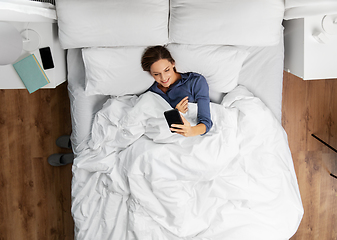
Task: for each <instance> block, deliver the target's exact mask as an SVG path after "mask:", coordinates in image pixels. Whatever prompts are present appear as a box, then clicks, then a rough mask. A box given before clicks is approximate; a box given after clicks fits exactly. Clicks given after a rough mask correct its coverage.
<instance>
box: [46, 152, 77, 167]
mask: <svg viewBox="0 0 337 240" xmlns="http://www.w3.org/2000/svg"><path fill="white" fill-rule="evenodd" d="M73 161H74V154H73V153H65V154H62V153H55V154H52V155H50V156H49V157H48V163H49V164H50V165H52V166H55V167H59V166H64V165H67V164H70V163H73Z"/></svg>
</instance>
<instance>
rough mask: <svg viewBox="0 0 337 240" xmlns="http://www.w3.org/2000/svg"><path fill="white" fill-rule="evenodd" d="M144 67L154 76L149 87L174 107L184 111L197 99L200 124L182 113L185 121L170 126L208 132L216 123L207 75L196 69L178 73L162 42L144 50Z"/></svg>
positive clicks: (195, 132) (179, 130)
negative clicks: (212, 116) (210, 104)
mask: <svg viewBox="0 0 337 240" xmlns="http://www.w3.org/2000/svg"><path fill="white" fill-rule="evenodd" d="M141 63H142V68H143V70H144V71H147V72H149V73H150V74H151V76H152V77H153V78H154V80H155V83H154V84H153V85H152V86H151V87H150V88H149V91H152V92H155V93H157V94H159V95H160V96H162V97H163V98H164V99H165V100H166V101H167V102H168V103H169V104H170V105H171V107H173V108H176V109H178V110H179V111H180V112H182V113H186V112H187V110H188V102H194V103H197V106H198V124H197V125H196V126H191V124H190V123H189V122H188V121H187V120H186V119H185V118H184V117H183V116H181V117H182V120H183V122H184V125H180V124H172V126H171V127H174V128H176V129H171V130H173V131H175V132H176V133H178V134H181V135H183V136H185V137H191V136H197V135H201V134H206V133H207V132H208V131H209V130H210V129H211V127H212V125H213V123H212V120H211V114H210V106H209V103H210V99H209V88H208V84H207V82H206V79H205V78H204V77H203V76H202V75H200V74H198V73H194V72H189V73H178V72H177V71H176V69H175V61H174V59H173V58H172V56H171V54H170V52H169V51H168V50H167V49H166V48H165V47H163V46H153V47H149V48H147V49H146V50H145V52H144V54H143V57H142V61H141Z"/></svg>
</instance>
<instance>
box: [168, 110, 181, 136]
mask: <svg viewBox="0 0 337 240" xmlns="http://www.w3.org/2000/svg"><path fill="white" fill-rule="evenodd" d="M164 115H165V118H166V121H167V124H168V125H169V127H171V125H172V124H182V125H183V124H184V122H183V120H182V119H181V116H180V113H179V110H178V109H172V110H169V111H166V112H164ZM171 132H173V133H174V131H172V130H171Z"/></svg>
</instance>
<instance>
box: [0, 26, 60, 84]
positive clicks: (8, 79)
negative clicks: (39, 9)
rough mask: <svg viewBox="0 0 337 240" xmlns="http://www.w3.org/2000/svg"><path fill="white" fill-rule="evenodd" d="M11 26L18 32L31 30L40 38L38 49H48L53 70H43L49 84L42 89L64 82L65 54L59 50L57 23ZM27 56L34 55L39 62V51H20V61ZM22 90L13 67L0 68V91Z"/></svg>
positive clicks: (20, 82)
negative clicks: (51, 58)
mask: <svg viewBox="0 0 337 240" xmlns="http://www.w3.org/2000/svg"><path fill="white" fill-rule="evenodd" d="M9 23H10V24H12V25H13V26H14V27H15V28H16V29H17V30H18V31H19V32H21V31H22V30H24V29H32V30H34V31H35V32H37V33H38V34H39V36H40V45H39V48H43V47H50V49H51V54H52V57H53V61H54V68H52V69H48V70H45V73H46V74H47V76H48V78H49V80H50V83H49V84H47V85H46V86H45V87H43V88H55V87H57V86H58V85H60V84H61V83H63V82H64V81H66V53H65V51H64V50H63V49H62V48H61V46H60V43H59V40H58V29H57V23H55V22H54V23H51V22H31V23H25V22H9ZM29 54H34V55H35V56H36V58H37V60H38V61H39V62H40V64H41V66H42V62H41V57H40V52H39V49H36V50H35V51H33V52H26V51H22V55H21V57H20V58H19V59H18V60H20V59H22V58H24V57H25V56H27V55H29ZM21 88H22V89H24V88H25V86H24V84H23V82H22V81H21V79H20V77H19V76H18V74H17V73H16V71H15V70H14V67H13V66H12V65H11V64H10V65H5V66H0V89H21Z"/></svg>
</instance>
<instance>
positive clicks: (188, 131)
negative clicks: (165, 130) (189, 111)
mask: <svg viewBox="0 0 337 240" xmlns="http://www.w3.org/2000/svg"><path fill="white" fill-rule="evenodd" d="M180 115H181V114H180ZM181 119H182V120H183V123H184V125H181V124H172V125H171V128H170V130H171V131H174V132H176V133H178V134H180V135H183V136H185V137H193V136H197V135H200V134H204V133H205V132H206V126H205V124H203V123H199V124H198V125H197V126H193V127H192V126H191V124H190V123H189V122H188V121H187V120H186V119H185V118H184V116H182V115H181Z"/></svg>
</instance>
